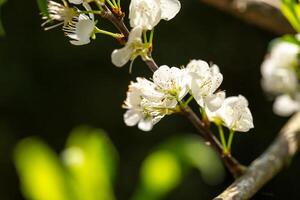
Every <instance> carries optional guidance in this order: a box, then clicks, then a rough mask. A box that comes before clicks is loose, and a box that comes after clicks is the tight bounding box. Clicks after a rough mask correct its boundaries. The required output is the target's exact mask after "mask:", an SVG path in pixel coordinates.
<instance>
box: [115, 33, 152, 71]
mask: <svg viewBox="0 0 300 200" xmlns="http://www.w3.org/2000/svg"><path fill="white" fill-rule="evenodd" d="M141 37H142V28H141V27H135V28H133V29H132V30H131V32H130V34H129V37H128V41H127V43H126V45H125V46H124V47H123V48H121V49H116V50H114V51H113V52H112V54H111V60H112V63H113V64H114V65H115V66H117V67H122V66H124V65H125V64H126V63H127V62H128V61H129V60H134V59H135V58H136V57H137V56H139V55H140V56H142V58H143V59H144V58H145V57H146V56H147V48H146V47H145V45H144V44H143V42H142V38H141Z"/></svg>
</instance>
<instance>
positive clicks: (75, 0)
mask: <svg viewBox="0 0 300 200" xmlns="http://www.w3.org/2000/svg"><path fill="white" fill-rule="evenodd" d="M69 2H70V3H72V4H76V5H79V4H82V3H83V0H69Z"/></svg>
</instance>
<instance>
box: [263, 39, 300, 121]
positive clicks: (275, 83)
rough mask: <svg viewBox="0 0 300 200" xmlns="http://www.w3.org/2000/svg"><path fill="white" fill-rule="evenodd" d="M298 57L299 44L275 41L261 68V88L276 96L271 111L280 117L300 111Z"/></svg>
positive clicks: (299, 53)
mask: <svg viewBox="0 0 300 200" xmlns="http://www.w3.org/2000/svg"><path fill="white" fill-rule="evenodd" d="M295 40H297V38H295ZM299 55H300V47H299V44H297V43H293V42H290V41H284V40H276V41H275V42H274V43H273V46H272V48H271V51H270V53H269V54H268V55H267V57H266V59H265V61H264V62H263V63H262V66H261V73H262V87H263V89H264V90H265V91H266V92H268V93H269V94H271V95H274V96H276V99H275V102H274V105H273V111H274V112H275V113H276V114H278V115H280V116H289V115H291V114H292V113H294V112H296V111H299V110H300V90H299V75H300V69H299Z"/></svg>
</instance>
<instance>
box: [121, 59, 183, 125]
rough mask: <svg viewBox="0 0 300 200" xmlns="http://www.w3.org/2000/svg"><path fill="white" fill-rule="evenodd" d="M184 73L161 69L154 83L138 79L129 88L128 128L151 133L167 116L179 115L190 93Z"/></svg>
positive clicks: (177, 70)
mask: <svg viewBox="0 0 300 200" xmlns="http://www.w3.org/2000/svg"><path fill="white" fill-rule="evenodd" d="M184 74H185V73H184V70H183V69H179V68H175V67H172V68H169V67H168V66H166V65H163V66H161V67H159V69H158V70H157V71H156V72H155V73H154V75H153V82H152V81H149V80H147V79H144V78H137V82H132V83H131V84H130V85H129V90H128V92H127V98H126V100H125V102H124V106H123V107H124V108H125V109H127V112H126V113H125V114H124V121H125V123H126V125H128V126H135V125H136V124H138V127H139V129H141V130H144V131H149V130H151V129H152V127H153V126H154V125H155V124H156V123H157V122H159V121H160V120H161V119H162V118H163V117H164V116H165V115H170V114H172V113H174V112H176V106H177V104H178V101H180V100H181V99H182V98H183V97H184V96H185V94H186V93H187V92H188V87H187V84H186V83H185V80H184V76H183V75H184Z"/></svg>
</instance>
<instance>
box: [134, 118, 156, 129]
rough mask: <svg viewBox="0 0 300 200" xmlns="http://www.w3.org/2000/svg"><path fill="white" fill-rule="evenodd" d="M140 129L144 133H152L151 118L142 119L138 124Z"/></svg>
mask: <svg viewBox="0 0 300 200" xmlns="http://www.w3.org/2000/svg"><path fill="white" fill-rule="evenodd" d="M138 128H139V129H141V130H142V131H151V130H152V128H153V124H152V120H151V118H147V119H142V120H141V121H140V122H139V124H138Z"/></svg>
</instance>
